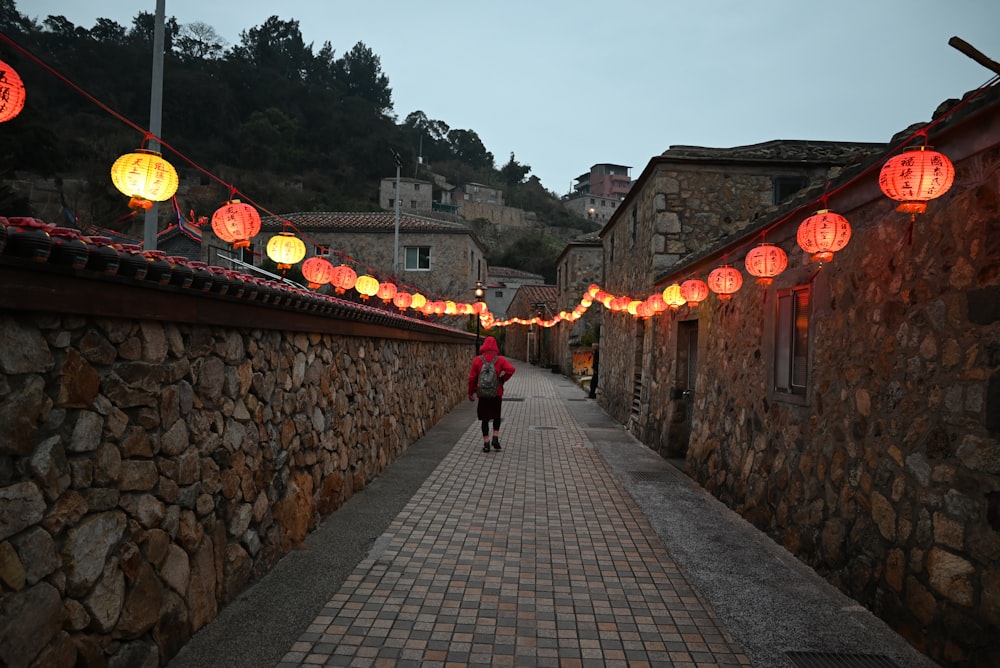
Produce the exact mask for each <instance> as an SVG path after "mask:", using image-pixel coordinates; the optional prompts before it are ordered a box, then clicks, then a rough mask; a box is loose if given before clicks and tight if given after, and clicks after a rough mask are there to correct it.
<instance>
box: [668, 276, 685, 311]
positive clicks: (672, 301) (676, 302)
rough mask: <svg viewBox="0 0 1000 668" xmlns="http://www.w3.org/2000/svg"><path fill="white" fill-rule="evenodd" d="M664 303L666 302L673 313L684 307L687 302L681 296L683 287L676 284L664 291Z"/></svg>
mask: <svg viewBox="0 0 1000 668" xmlns="http://www.w3.org/2000/svg"><path fill="white" fill-rule="evenodd" d="M663 301H664V302H666V304H667V306H668V307H669V308H670V310H671V311H676V310H677V309H679V308H680V307H681V306H683V305H684V302H686V301H687V300H686V299H684V297H682V296H681V286H680V285H678V284H677V283H674V284H673V285H671V286H669V287H667V289H666V290H664V291H663Z"/></svg>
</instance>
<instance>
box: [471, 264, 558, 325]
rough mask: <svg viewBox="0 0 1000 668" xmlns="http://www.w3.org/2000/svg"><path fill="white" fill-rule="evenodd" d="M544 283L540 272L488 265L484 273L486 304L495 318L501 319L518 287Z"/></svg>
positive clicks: (505, 313)
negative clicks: (534, 272) (533, 272)
mask: <svg viewBox="0 0 1000 668" xmlns="http://www.w3.org/2000/svg"><path fill="white" fill-rule="evenodd" d="M544 284H545V277H544V276H542V275H541V274H532V273H531V272H529V271H522V270H521V269H514V268H512V267H489V269H488V270H487V274H486V306H488V307H489V309H490V313H492V314H493V316H494V317H495V318H496V319H497V320H503V319H504V318H506V317H507V311H508V309H509V307H510V303H511V302H512V301H513V300H514V295H516V294H517V290H518V288H520V287H521V286H522V285H544Z"/></svg>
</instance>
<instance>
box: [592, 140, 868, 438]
mask: <svg viewBox="0 0 1000 668" xmlns="http://www.w3.org/2000/svg"><path fill="white" fill-rule="evenodd" d="M883 148H884V146H883V145H882V144H858V143H846V142H819V141H812V142H806V141H771V142H765V143H762V144H754V145H751V146H739V147H735V148H727V149H717V148H703V147H692V146H675V147H671V148H670V149H669V150H667V151H665V152H664V153H663V154H662V155H659V156H657V157H655V158H653V159H652V160H650V162H649V164H648V165H647V166H646V168H645V169H644V170H643V172H642V174H641V175H640V176H639V178H638V179H637V180H636V182H635V184H634V185H633V187H632V190H631V191H630V193H629V195H628V197H626V198H625V200H624V201H623V202H622V206H621V207H619V209H618V212H617V213H616V215H615V216H613V217H612V219H611V221H610V222H609V223H608V224H607V225H606V226H605V227H604V229H603V230H601V232H600V237H601V240H602V243H603V244H604V267H605V274H604V285H603V287H604V288H605V289H606V290H608V291H609V292H612V293H614V294H615V295H632V296H636V297H638V298H639V299H642V298H645V297H646V296H648V294H649V293H650V289H651V286H652V284H653V281H654V279H655V277H656V275H657V274H658V273H660V272H662V271H664V270H666V269H667V268H669V267H671V266H673V265H675V264H676V263H677V262H678V261H680V260H681V259H682V258H684V257H688V256H691V255H695V254H698V253H703V252H706V251H708V250H709V249H711V248H712V247H713V245H714V244H717V243H718V242H720V241H721V240H722V239H724V238H727V237H729V236H730V235H733V234H737V233H739V232H740V231H742V230H744V229H746V228H748V227H749V226H751V225H752V224H753V223H754V221H757V220H759V219H761V218H762V217H763V216H766V215H768V214H769V213H771V212H773V211H775V210H776V208H777V207H778V204H779V203H780V202H782V201H783V200H785V199H786V198H788V197H789V196H790V195H791V194H793V193H794V192H796V191H798V190H800V189H802V188H804V187H806V186H808V185H809V184H816V183H826V182H827V181H828V180H829V178H830V177H831V176H832V175H834V174H836V173H837V172H838V171H839V170H840V169H841V168H842V167H843V166H844V165H846V164H851V163H852V162H856V161H857V160H860V159H863V158H864V157H865V156H868V155H871V154H873V153H875V152H878V151H881V150H882V149H883ZM609 318H610V319H611V320H612V321H617V320H621V319H623V318H624V320H623V322H625V323H627V324H632V323H631V318H630V317H629V316H628V315H622V314H611V313H609V314H607V315H605V321H606V322H605V324H606V325H608V324H610V323H609V322H608V320H609ZM637 322H638V330H637V331H630V333H629V336H630V337H635V338H637V339H639V340H642V339H643V337H644V332H643V328H644V324H645V323H646V321H637ZM614 329H615V328H613V327H612V328H610V329H609V330H608V331H609V332H610V331H614ZM613 345H619V346H622V347H623V348H625V349H627V350H629V351H631V350H633V348H635V344H634V343H633V342H632V341H631V340H625V339H623V338H621V337H616V341H615V342H613ZM602 348H603V350H604V357H603V358H602V359H604V360H607V361H606V362H605V364H607V363H608V362H611V364H612V365H613V364H614V361H613V360H614V358H615V352H614V349H613V348H612V349H611V350H608V348H606V347H602ZM644 359H645V358H643V357H642V356H641V355H640V354H638V353H636V355H635V356H634V358H630V359H628V360H625V361H623V364H624V365H625V368H623V369H622V370H621V371H622V373H621V374H616V373H612V374H609V375H608V376H605V377H602V380H601V382H602V384H603V386H604V389H605V390H606V395H605V397H606V400H607V401H609V402H610V403H609V405H608V406H607V408H608V410H609V412H610V413H611V414H612V415H614V416H615V417H616V418H618V419H619V420H621V421H622V422H623V423H628V424H638V423H640V422H641V416H640V415H638V414H637V411H638V410H639V409H640V406H641V405H642V404H641V397H640V396H638V395H639V392H640V389H641V387H642V384H643V383H645V382H646V381H645V380H644V377H643V373H644V372H643V367H642V364H641V363H642V361H643V360H644ZM616 383H617V385H616Z"/></svg>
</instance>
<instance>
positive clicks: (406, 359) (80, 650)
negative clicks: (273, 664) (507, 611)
mask: <svg viewBox="0 0 1000 668" xmlns="http://www.w3.org/2000/svg"><path fill="white" fill-rule="evenodd" d="M62 278H63V277H60V276H57V277H56V279H55V280H57V281H62ZM71 279H72V277H67V281H68V282H67V281H62V282H60V285H61V287H62V292H60V293H57V292H56V291H54V290H53V291H51V292H50V293H48V294H52V295H56V294H61V295H62V296H61V297H60V299H62V300H65V303H67V304H71V303H73V302H74V301H75V302H77V303H81V304H83V305H87V304H92V305H94V306H95V310H108V309H112V308H114V304H111V305H108V303H106V302H105V301H101V300H98V301H95V299H96V298H95V297H94V295H95V294H105V293H102V292H101V291H100V289H99V288H100V287H101V286H99V285H98V286H94V285H85V286H81V285H79V282H77V284H76V285H77V287H76V293H75V297H74V295H73V294H69V295H67V294H66V291H67V290H70V291H72V290H73V289H74V288H73V287H72V286H73V285H74V283H73V282H72V280H71ZM12 280H13V279H11V278H10V277H9V276H6V275H5V276H4V281H5V282H4V294H3V295H2V296H0V297H2V298H3V301H0V303H3V304H4V307H3V309H2V310H0V439H2V440H0V665H4V666H9V667H11V668H15V667H20V666H39V667H41V666H44V667H46V668H50V667H61V666H66V667H72V666H88V667H90V666H115V667H123V668H124V667H130V666H139V665H143V666H156V665H164V664H165V663H166V661H167V660H168V659H169V658H170V657H171V656H173V655H174V654H176V652H177V651H178V650H179V649H180V648H181V646H183V644H184V643H185V642H186V641H187V640H188V638H190V636H191V635H192V634H193V633H194V632H196V631H197V630H198V629H199V628H201V627H202V626H204V625H205V624H207V623H208V622H210V621H211V620H212V619H213V618H214V617H215V616H216V615H217V614H218V612H219V609H220V608H221V607H222V606H224V605H225V604H226V603H227V602H228V601H231V600H232V599H233V598H234V597H235V596H236V595H237V594H238V593H239V592H240V591H241V590H242V589H243V588H244V587H245V586H246V585H247V584H248V583H249V582H251V581H252V580H254V579H255V578H259V577H260V576H262V575H263V574H265V573H266V572H268V570H270V569H271V568H272V567H273V566H274V565H275V564H276V563H277V562H278V560H279V559H281V557H282V556H283V555H284V554H286V553H287V552H288V551H289V550H290V549H293V548H294V547H295V546H296V545H298V544H299V543H301V542H302V540H303V539H304V538H305V536H306V534H307V533H308V532H309V531H310V530H311V529H313V528H314V527H315V526H316V525H317V523H318V522H320V521H321V520H322V518H323V517H324V516H325V515H328V514H329V513H332V512H334V511H335V510H336V509H337V508H338V507H339V506H340V505H341V504H342V503H344V501H345V500H346V499H348V498H350V496H351V495H352V494H353V493H354V492H356V491H358V490H360V489H362V488H363V487H364V486H365V485H366V484H368V483H369V482H370V481H371V480H372V479H374V478H375V477H376V476H378V475H379V473H380V472H381V471H383V470H384V468H385V467H386V466H387V465H389V464H390V463H391V462H392V461H393V460H394V459H395V458H396V457H398V456H399V454H400V453H401V452H402V451H403V450H405V449H406V447H407V446H409V445H410V444H411V443H413V442H414V441H415V440H416V439H418V438H419V437H420V436H421V435H423V434H424V433H425V432H426V431H427V430H428V429H429V428H430V427H431V426H432V425H433V424H434V423H435V422H436V421H437V420H439V419H440V418H441V417H442V416H443V415H445V414H446V413H447V412H448V411H449V410H450V409H451V408H453V407H454V405H455V404H456V403H457V402H459V401H461V400H462V399H463V398H464V392H465V389H464V388H465V378H464V369H465V368H466V364H467V361H468V358H469V354H470V349H471V347H472V345H471V341H470V340H467V339H468V338H469V337H468V336H467V335H458V334H457V333H456V334H455V335H454V336H451V335H448V334H447V333H446V332H445V333H441V334H433V333H431V334H421V333H419V332H412V331H410V332H404V331H399V332H397V333H396V335H392V334H389V335H382V336H380V335H378V334H377V333H373V332H372V331H371V328H370V327H369V328H368V329H366V328H365V327H364V326H362V327H358V326H352V324H351V323H350V322H334V323H329V322H327V323H326V324H325V325H323V326H322V327H316V328H315V329H313V328H311V327H310V326H308V322H317V323H321V322H324V321H326V319H325V318H316V317H312V316H310V317H312V318H313V319H312V320H310V321H308V322H307V321H304V320H301V318H300V319H299V320H295V316H294V315H292V314H287V313H283V312H281V311H276V312H275V313H273V314H271V315H272V317H271V318H263V317H260V316H259V315H253V316H252V318H251V319H254V320H257V321H259V322H260V323H261V325H260V326H256V327H245V326H225V325H223V324H220V323H219V322H214V323H211V324H203V323H198V322H185V321H184V320H183V317H178V318H177V319H176V320H170V319H162V318H163V317H164V314H165V313H170V314H187V313H191V312H192V309H191V308H190V305H189V304H188V303H187V301H186V300H188V299H192V298H190V297H185V296H182V295H168V296H167V298H168V299H170V300H172V302H171V303H172V304H173V306H172V307H169V308H167V307H165V308H162V309H160V308H157V309H156V311H157V313H159V315H160V318H161V319H159V320H157V319H145V318H142V319H139V318H131V317H125V316H124V315H122V316H117V317H116V316H113V315H102V316H90V315H86V314H78V313H65V312H57V311H54V310H48V309H46V307H45V306H44V302H42V303H38V301H39V300H38V299H36V300H35V301H36V304H35V306H34V307H33V308H27V309H26V308H22V307H18V308H8V307H7V302H6V301H5V300H6V298H7V297H10V296H11V295H12V294H13V293H12V291H11V290H12V288H11V281H12ZM22 287H23V289H24V290H26V291H31V290H34V289H37V288H33V287H32V286H30V285H29V284H28V283H27V282H24V283H22ZM105 287H107V288H110V287H113V286H105ZM39 294H46V293H45V292H39ZM108 294H109V296H108V301H110V302H115V301H116V300H115V299H114V297H113V296H111V295H110V293H108ZM199 299H203V298H201V297H200V298H199ZM208 306H209V308H206V309H202V312H203V313H208V314H210V315H209V316H207V317H212V318H214V319H215V320H216V321H219V320H225V318H226V312H227V311H231V312H232V313H237V311H232V310H231V309H232V308H243V307H234V306H233V305H231V304H229V303H228V302H222V301H219V302H218V303H216V302H212V303H211V304H209V305H208ZM245 308H247V309H249V308H252V307H249V306H248V307H245ZM79 310H86V309H85V308H83V307H81V309H79ZM195 310H197V309H195ZM283 319H284V320H286V321H287V322H289V323H293V322H294V323H296V326H295V327H294V328H290V329H288V330H285V329H282V327H281V323H282V320H283ZM265 323H267V325H268V326H265ZM303 323H306V324H303ZM310 329H312V331H310ZM386 329H387V330H388V329H389V328H386Z"/></svg>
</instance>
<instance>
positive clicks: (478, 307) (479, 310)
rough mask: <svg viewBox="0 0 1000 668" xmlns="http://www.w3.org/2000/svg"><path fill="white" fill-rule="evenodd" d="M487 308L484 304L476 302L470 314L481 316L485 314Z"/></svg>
mask: <svg viewBox="0 0 1000 668" xmlns="http://www.w3.org/2000/svg"><path fill="white" fill-rule="evenodd" d="M487 308H488V307H487V306H486V302H476V303H475V304H473V305H472V312H473V313H475V314H476V315H483V314H484V313H486V309H487Z"/></svg>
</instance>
